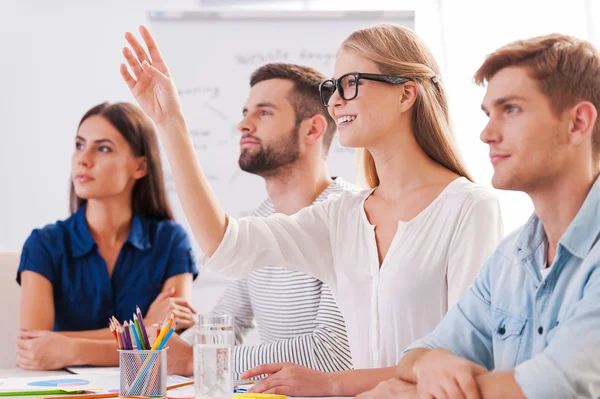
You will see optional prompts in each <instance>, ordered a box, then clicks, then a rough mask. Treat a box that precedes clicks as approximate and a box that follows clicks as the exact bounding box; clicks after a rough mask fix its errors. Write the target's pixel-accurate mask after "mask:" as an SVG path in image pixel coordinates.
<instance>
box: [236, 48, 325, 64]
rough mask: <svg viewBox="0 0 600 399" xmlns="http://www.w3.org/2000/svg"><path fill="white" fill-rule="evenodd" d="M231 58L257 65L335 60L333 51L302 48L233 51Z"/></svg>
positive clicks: (313, 62)
mask: <svg viewBox="0 0 600 399" xmlns="http://www.w3.org/2000/svg"><path fill="white" fill-rule="evenodd" d="M233 59H234V60H235V62H236V63H238V64H241V65H249V66H257V65H263V64H266V63H269V62H300V63H306V64H311V65H314V64H321V65H332V64H333V62H334V61H335V52H331V51H310V50H306V49H302V50H300V51H299V52H297V53H290V52H289V51H288V50H281V49H274V50H270V51H251V52H248V53H241V52H238V53H235V54H233Z"/></svg>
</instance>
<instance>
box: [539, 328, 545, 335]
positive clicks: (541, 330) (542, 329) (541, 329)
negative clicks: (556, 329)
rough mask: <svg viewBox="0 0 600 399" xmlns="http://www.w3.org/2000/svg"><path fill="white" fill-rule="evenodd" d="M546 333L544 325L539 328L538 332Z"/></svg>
mask: <svg viewBox="0 0 600 399" xmlns="http://www.w3.org/2000/svg"><path fill="white" fill-rule="evenodd" d="M543 333H544V327H540V328H538V334H540V335H542V334H543Z"/></svg>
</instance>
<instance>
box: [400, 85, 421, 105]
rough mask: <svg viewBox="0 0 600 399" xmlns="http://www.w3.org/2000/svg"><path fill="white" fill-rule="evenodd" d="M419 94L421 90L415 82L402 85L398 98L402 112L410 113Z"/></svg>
mask: <svg viewBox="0 0 600 399" xmlns="http://www.w3.org/2000/svg"><path fill="white" fill-rule="evenodd" d="M418 94H419V88H418V86H417V84H416V83H415V82H413V81H409V82H406V83H404V84H402V85H401V91H400V97H399V98H398V105H399V106H400V111H401V112H405V111H408V110H409V109H410V108H411V107H412V106H413V104H414V103H415V101H417V96H418Z"/></svg>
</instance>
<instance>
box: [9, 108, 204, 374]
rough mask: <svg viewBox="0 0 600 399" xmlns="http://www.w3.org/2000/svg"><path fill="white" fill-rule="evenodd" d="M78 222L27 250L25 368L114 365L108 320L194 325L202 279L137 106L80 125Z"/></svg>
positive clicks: (20, 359) (48, 233) (35, 235)
mask: <svg viewBox="0 0 600 399" xmlns="http://www.w3.org/2000/svg"><path fill="white" fill-rule="evenodd" d="M71 169H72V170H71V177H72V183H71V213H72V216H71V217H70V218H68V219H67V220H64V221H59V222H57V223H56V224H52V225H48V226H46V227H44V228H42V229H36V230H34V231H33V232H32V233H31V235H30V236H29V238H28V239H27V242H26V243H25V245H24V247H23V253H22V256H21V263H20V266H19V270H18V273H17V282H18V283H19V284H21V289H22V295H21V298H22V299H21V317H20V326H21V335H20V337H19V340H18V344H17V346H18V353H17V364H18V365H19V367H22V368H25V369H58V368H62V367H65V366H68V365H76V364H88V365H99V366H100V365H107V366H108V365H117V364H118V356H117V351H116V342H115V340H114V338H113V336H112V334H111V333H110V331H109V329H108V328H107V326H108V320H109V318H110V317H111V316H113V315H114V316H115V317H117V319H119V320H120V321H121V322H123V321H125V320H129V319H130V318H132V315H133V312H134V311H135V307H136V305H137V306H139V307H140V309H141V311H142V313H143V314H144V316H145V321H146V324H150V323H156V322H161V321H162V320H163V319H164V318H165V317H166V316H167V315H168V314H170V313H171V312H173V313H175V316H176V319H177V321H178V322H179V323H180V324H179V326H180V327H187V326H190V325H191V324H193V313H194V311H193V309H192V307H191V306H190V305H189V302H190V301H191V291H192V280H193V279H194V278H195V277H196V276H197V274H198V272H197V270H196V266H195V262H194V257H193V254H192V250H191V246H190V242H189V240H188V237H187V234H186V233H185V231H184V230H183V228H182V227H181V226H179V225H178V224H176V223H175V222H174V221H173V215H172V212H171V209H170V207H169V204H168V201H167V195H166V192H165V184H164V181H163V171H162V167H161V162H160V155H159V150H158V143H157V138H156V134H155V131H154V127H153V125H152V123H151V122H150V120H149V119H148V118H147V117H146V116H145V115H144V114H143V113H142V111H141V110H140V109H139V108H137V107H136V106H134V105H132V104H126V103H118V104H108V103H104V104H100V105H98V106H96V107H94V108H92V109H91V110H89V111H88V112H87V113H86V114H85V115H84V116H83V118H82V119H81V122H80V124H79V128H78V131H77V136H76V138H75V151H74V152H73V157H72V162H71Z"/></svg>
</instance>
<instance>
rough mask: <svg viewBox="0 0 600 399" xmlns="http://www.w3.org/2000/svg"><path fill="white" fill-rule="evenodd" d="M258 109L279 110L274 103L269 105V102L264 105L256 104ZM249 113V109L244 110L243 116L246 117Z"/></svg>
mask: <svg viewBox="0 0 600 399" xmlns="http://www.w3.org/2000/svg"><path fill="white" fill-rule="evenodd" d="M256 108H273V109H277V110H278V109H279V107H278V106H277V105H275V104H273V103H269V102H264V103H258V104H256ZM247 113H248V108H244V109H243V110H242V114H244V115H246V114H247Z"/></svg>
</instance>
